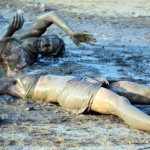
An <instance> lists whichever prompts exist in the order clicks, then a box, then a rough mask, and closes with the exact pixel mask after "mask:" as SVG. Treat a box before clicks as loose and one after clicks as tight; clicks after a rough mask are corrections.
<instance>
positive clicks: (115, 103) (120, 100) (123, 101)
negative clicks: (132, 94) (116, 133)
mask: <svg viewBox="0 0 150 150" xmlns="http://www.w3.org/2000/svg"><path fill="white" fill-rule="evenodd" d="M110 105H111V107H112V108H113V110H114V112H117V111H118V110H119V109H121V108H123V106H126V105H130V101H129V100H128V99H127V98H125V97H123V96H118V97H117V98H116V99H113V100H111V101H110Z"/></svg>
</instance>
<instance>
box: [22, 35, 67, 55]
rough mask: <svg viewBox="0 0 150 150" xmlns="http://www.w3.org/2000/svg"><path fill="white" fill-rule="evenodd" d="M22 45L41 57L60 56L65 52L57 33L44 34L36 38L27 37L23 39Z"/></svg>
mask: <svg viewBox="0 0 150 150" xmlns="http://www.w3.org/2000/svg"><path fill="white" fill-rule="evenodd" d="M23 44H24V47H26V48H27V49H32V51H33V52H35V53H39V54H41V55H42V56H43V57H52V58H56V57H62V56H63V55H64V52H65V44H64V42H63V40H62V39H61V38H59V37H58V36H57V35H44V36H41V37H38V38H27V39H25V40H24V41H23Z"/></svg>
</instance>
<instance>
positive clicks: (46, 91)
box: [33, 74, 74, 102]
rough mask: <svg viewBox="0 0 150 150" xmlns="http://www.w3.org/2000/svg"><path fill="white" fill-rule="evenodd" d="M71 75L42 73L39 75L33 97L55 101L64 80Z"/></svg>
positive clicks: (64, 82) (68, 78)
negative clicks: (42, 74)
mask: <svg viewBox="0 0 150 150" xmlns="http://www.w3.org/2000/svg"><path fill="white" fill-rule="evenodd" d="M72 78H74V77H73V76H57V75H50V74H48V75H44V76H41V77H40V79H39V81H38V83H37V85H36V87H35V91H34V96H33V99H37V100H39V99H41V100H43V101H47V102H57V97H58V95H59V94H60V93H61V91H62V89H64V87H65V85H66V82H67V81H68V80H70V79H72Z"/></svg>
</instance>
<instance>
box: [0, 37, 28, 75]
mask: <svg viewBox="0 0 150 150" xmlns="http://www.w3.org/2000/svg"><path fill="white" fill-rule="evenodd" d="M0 62H1V63H2V65H3V67H4V68H5V71H6V74H7V75H9V76H10V75H17V74H18V73H19V71H21V70H22V69H23V68H24V67H25V66H26V61H25V52H24V50H23V48H22V45H21V43H20V42H19V41H18V40H17V39H15V38H5V39H3V40H1V41H0Z"/></svg>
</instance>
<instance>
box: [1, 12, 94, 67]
mask: <svg viewBox="0 0 150 150" xmlns="http://www.w3.org/2000/svg"><path fill="white" fill-rule="evenodd" d="M52 24H55V25H56V26H58V27H59V28H61V29H62V30H63V31H65V32H66V33H67V35H69V37H70V39H71V40H72V41H73V42H74V44H76V45H77V46H78V47H79V48H84V46H83V45H82V44H81V43H87V44H90V45H94V42H96V39H95V38H94V36H93V35H91V34H89V33H87V32H75V31H74V30H73V29H72V28H71V27H70V26H69V24H68V23H67V22H66V21H65V20H64V19H63V17H62V16H61V15H60V14H59V13H58V12H56V11H50V12H48V13H46V14H44V15H41V16H39V17H38V18H37V20H35V22H25V20H24V17H23V16H22V15H21V14H16V15H15V16H14V18H13V20H12V22H11V23H9V22H8V20H6V19H5V18H4V17H3V16H0V37H1V38H4V37H12V36H13V37H15V38H17V39H18V40H19V41H20V42H21V44H22V46H23V48H24V50H25V51H26V57H25V59H26V63H27V64H28V65H32V64H33V63H34V62H35V61H36V60H37V58H38V54H41V55H42V56H43V57H61V56H63V54H64V52H65V45H64V42H63V40H62V39H61V38H59V37H58V36H57V35H43V34H44V33H45V32H46V30H47V28H48V27H51V25H52ZM42 35H43V36H42Z"/></svg>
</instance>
